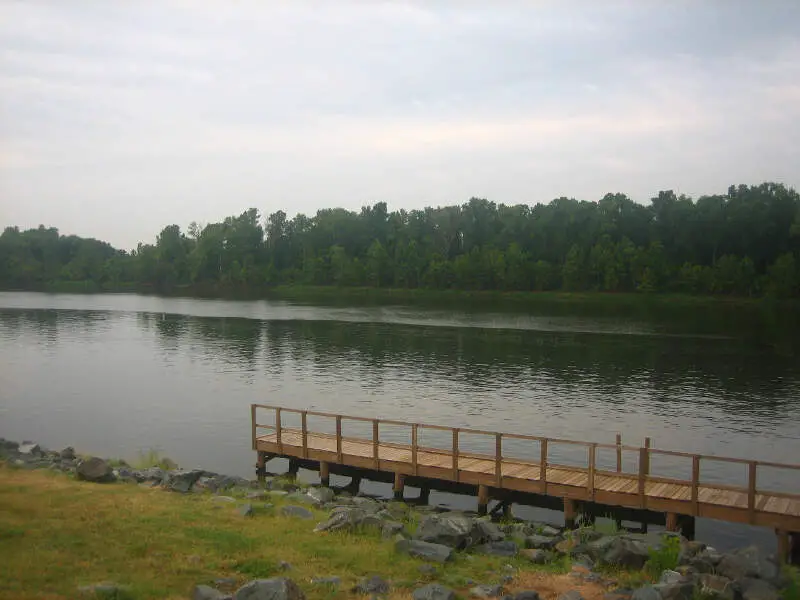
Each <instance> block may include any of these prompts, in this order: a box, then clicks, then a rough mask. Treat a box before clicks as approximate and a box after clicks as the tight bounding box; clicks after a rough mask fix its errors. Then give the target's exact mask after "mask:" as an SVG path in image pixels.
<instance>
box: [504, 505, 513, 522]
mask: <svg viewBox="0 0 800 600" xmlns="http://www.w3.org/2000/svg"><path fill="white" fill-rule="evenodd" d="M503 518H504V519H505V520H506V521H510V520H511V519H513V518H514V513H512V512H511V502H506V503H505V504H503Z"/></svg>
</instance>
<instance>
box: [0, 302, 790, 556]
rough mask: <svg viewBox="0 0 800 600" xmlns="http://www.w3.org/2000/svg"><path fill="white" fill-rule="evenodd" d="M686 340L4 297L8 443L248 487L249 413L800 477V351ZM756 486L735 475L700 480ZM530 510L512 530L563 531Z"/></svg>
mask: <svg viewBox="0 0 800 600" xmlns="http://www.w3.org/2000/svg"><path fill="white" fill-rule="evenodd" d="M540 312H541V311H540ZM694 322H696V319H695V320H694V321H692V320H689V319H687V321H686V323H687V325H685V326H684V325H682V323H681V321H680V320H678V321H676V320H674V319H672V320H671V321H670V322H669V323H664V322H661V321H654V320H647V319H642V318H639V317H637V316H626V315H614V316H586V314H581V315H580V316H578V315H577V314H575V315H570V314H564V311H558V314H556V311H550V312H549V313H548V312H547V311H543V312H541V314H531V313H530V312H519V311H517V312H510V311H495V312H491V311H488V310H485V309H481V310H474V309H468V310H467V309H464V310H461V309H455V308H453V309H449V310H443V309H441V308H436V309H431V308H420V307H402V306H350V307H344V306H312V305H303V304H291V303H287V302H275V301H264V300H262V301H241V302H236V301H225V300H200V299H188V298H161V297H156V296H138V295H127V294H120V295H49V294H38V293H21V292H20V293H16V292H6V293H0V436H4V437H6V438H9V439H16V440H21V439H32V440H36V441H39V442H41V443H43V444H45V445H47V446H49V447H53V448H60V447H63V446H66V445H73V446H75V447H76V448H78V449H79V450H81V451H83V452H90V453H95V454H99V455H103V456H120V457H127V458H131V459H135V458H136V457H137V454H138V453H144V452H146V451H148V450H149V449H156V450H158V451H160V452H161V453H162V454H165V455H168V456H170V457H171V458H173V459H175V460H176V461H177V462H178V463H179V464H181V465H182V466H186V467H192V466H203V467H205V468H209V469H214V470H218V471H222V472H226V473H237V474H242V475H246V476H252V465H253V462H254V455H253V452H252V451H251V449H250V437H249V436H250V413H249V405H250V403H251V402H260V403H266V404H277V405H282V406H288V407H293V408H304V409H316V410H321V411H327V412H337V413H343V414H354V415H360V416H370V417H378V416H380V417H384V418H390V419H399V420H410V421H417V422H426V423H432V424H440V425H447V426H456V427H472V428H479V429H485V430H487V429H488V430H497V431H507V432H516V433H526V434H533V435H546V436H550V437H559V438H572V439H578V440H587V441H597V442H613V440H614V435H615V434H616V433H621V434H622V435H623V441H624V442H625V443H627V444H631V445H640V444H641V443H642V441H643V440H644V438H645V437H650V438H652V444H653V446H655V447H658V448H663V449H673V450H681V451H685V452H697V453H704V454H718V455H726V456H735V457H743V458H748V459H762V460H772V461H782V462H798V457H800V410H798V409H800V359H799V358H798V355H797V353H796V352H793V351H787V350H786V348H785V347H784V346H781V345H777V346H772V345H770V344H765V343H764V342H763V339H754V338H753V337H752V336H750V335H749V334H744V333H741V332H740V331H739V330H738V329H735V330H733V331H731V330H727V329H725V330H716V331H715V330H713V328H712V330H711V331H709V328H708V327H705V328H698V327H697V326H695V325H694V324H690V323H694ZM718 329H719V328H718ZM520 444H521V443H520ZM476 449H477V448H476ZM506 451H507V453H509V454H513V453H515V452H517V451H518V452H519V453H520V454H524V453H525V449H524V448H521V447H520V448H517V449H515V448H514V447H513V446H512V447H509V448H508V449H507V450H506ZM562 453H563V454H562V458H563V459H564V460H571V459H574V458H575V457H574V456H570V454H569V449H564V450H563V451H562ZM653 468H654V470H658V469H660V470H661V471H663V472H664V473H666V474H684V475H685V474H686V473H685V466H681V465H678V464H672V463H668V462H663V464H658V461H657V460H656V461H655V462H654V466H653ZM704 469H705V467H704ZM745 476H746V473H745V468H744V467H743V466H741V467H740V466H730V465H725V464H718V465H714V464H711V465H710V466H709V467H708V469H706V470H704V472H703V478H704V479H707V480H723V479H726V480H728V481H730V479H731V477H737V478H738V480H737V482H738V483H740V484H744V482H745V481H746V479H745ZM760 477H761V475H760ZM797 479H798V478H797V477H795V478H791V479H786V478H785V477H783V476H782V475H781V474H779V473H776V474H774V475H770V474H769V473H767V474H766V475H765V478H764V480H763V481H761V480H760V481H759V485H772V484H775V485H780V486H781V487H782V488H783V489H790V490H791V491H795V492H797V491H800V490H798V487H800V482H798V481H797ZM373 488H374V489H375V490H377V491H381V489H379V488H380V486H378V485H375V486H373ZM439 496H440V497H439V499H438V501H440V502H443V503H450V504H454V505H456V506H460V505H465V503H466V504H467V505H469V506H470V507H471V504H469V501H468V500H467V499H464V498H453V497H449V496H447V495H439ZM436 499H437V497H436V496H432V500H436ZM472 503H474V500H472ZM532 510H533V509H520V514H529V513H530V514H534V516H539V517H541V516H542V515H544V518H548V519H550V520H553V521H556V522H557V521H558V520H559V519H560V518H561V516H560V515H559V514H556V513H553V514H550V513H547V511H541V510H539V509H536V510H533V512H532V513H531V511H532ZM526 511H527V512H526ZM539 513H541V514H539ZM697 535H698V538H699V539H704V540H710V541H712V542H713V543H714V544H716V545H717V546H718V547H719V548H720V549H721V550H724V549H727V548H730V547H732V546H737V545H742V544H745V543H748V542H755V543H757V544H759V545H762V546H764V547H768V548H772V547H773V545H774V539H773V535H772V533H771V532H768V531H766V530H763V529H758V528H750V527H746V526H739V525H731V524H725V523H716V522H711V521H708V520H699V521H698V524H697Z"/></svg>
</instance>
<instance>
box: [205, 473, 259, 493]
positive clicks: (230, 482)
mask: <svg viewBox="0 0 800 600" xmlns="http://www.w3.org/2000/svg"><path fill="white" fill-rule="evenodd" d="M247 484H248V481H247V480H246V479H242V478H241V477H231V476H229V475H211V476H206V475H203V476H202V477H200V478H198V479H197V481H196V482H195V483H194V485H193V486H192V491H193V492H211V493H213V494H216V493H217V492H221V491H223V490H229V489H232V488H235V487H237V486H239V487H241V486H244V485H247Z"/></svg>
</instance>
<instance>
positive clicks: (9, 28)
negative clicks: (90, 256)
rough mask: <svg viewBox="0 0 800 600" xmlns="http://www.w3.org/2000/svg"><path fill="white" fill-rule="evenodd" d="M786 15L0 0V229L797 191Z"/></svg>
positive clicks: (799, 63)
mask: <svg viewBox="0 0 800 600" xmlns="http://www.w3.org/2000/svg"><path fill="white" fill-rule="evenodd" d="M798 23H800V2H797V1H796V0H785V1H784V0H762V1H760V2H754V1H750V0H747V1H743V0H703V1H702V2H698V1H694V0H687V1H680V0H673V1H669V2H668V1H667V0H661V1H657V2H656V1H650V0H631V1H628V2H615V1H611V0H604V1H603V2H596V1H593V0H592V1H585V2H584V1H579V0H555V1H552V2H550V1H544V0H542V1H536V0H528V1H522V0H519V1H511V0H507V1H506V0H497V1H492V2H489V1H486V0H485V1H482V2H478V1H472V0H458V1H456V0H452V1H444V0H427V1H424V2H413V1H396V2H382V1H378V0H359V1H346V0H324V1H323V0H318V1H315V2H312V1H303V0H292V1H286V2H281V1H278V0H270V1H267V2H264V1H261V0H258V1H247V0H240V1H237V2H227V1H225V2H224V1H223V0H218V1H213V2H212V1H208V0H157V1H155V0H154V1H147V0H138V1H135V2H134V1H131V2H108V1H107V0H80V1H75V2H65V1H63V0H52V1H47V0H29V1H14V0H0V226H8V225H18V226H20V227H34V226H38V225H39V224H40V223H41V224H45V225H47V226H55V227H58V228H59V229H60V230H61V232H62V233H65V234H73V233H74V234H78V235H84V236H91V237H96V238H99V239H104V240H107V241H109V242H111V243H112V244H113V245H115V246H117V247H120V248H133V247H135V246H136V244H137V242H139V241H146V242H152V241H153V240H154V239H155V236H156V235H157V233H158V232H159V231H160V230H161V229H162V228H163V227H164V226H165V225H168V224H171V223H176V224H178V225H181V226H182V227H184V228H185V227H186V226H187V225H188V224H189V223H190V222H191V221H198V222H200V223H209V222H215V221H220V220H222V219H223V218H225V217H226V216H229V215H233V214H240V213H241V212H243V211H244V210H246V209H247V208H249V207H251V206H252V207H256V208H258V209H259V210H260V211H261V213H262V215H264V216H266V215H268V214H269V213H271V212H274V211H276V210H284V211H286V212H287V214H289V215H290V216H292V215H294V214H296V213H298V212H302V213H306V214H309V215H313V214H314V213H315V212H316V211H317V209H320V208H330V207H334V206H341V207H345V208H348V209H352V210H358V209H360V207H361V206H363V205H366V204H373V203H375V202H379V201H384V202H387V203H388V205H389V208H390V209H398V208H406V209H413V208H422V207H425V206H438V205H448V204H460V203H463V202H466V201H467V200H468V199H469V198H470V197H473V196H477V197H483V198H488V199H490V200H493V201H496V202H498V203H500V202H502V203H505V204H518V203H528V204H535V203H537V202H547V201H549V200H551V199H553V198H555V197H559V196H570V197H575V198H579V199H586V200H598V199H600V198H601V197H602V196H603V195H604V194H606V193H608V192H623V193H626V194H628V195H629V196H630V197H631V198H633V199H634V200H636V201H639V202H647V201H648V200H649V198H651V197H652V196H654V195H655V194H656V193H657V192H658V190H662V189H673V190H675V191H676V192H677V193H685V194H689V195H691V196H693V197H697V196H699V195H702V194H711V193H723V192H724V191H725V190H726V189H727V187H728V186H729V185H731V184H738V183H748V184H757V183H760V182H762V181H779V182H783V183H786V184H787V185H791V186H793V187H797V186H798V184H800V27H798Z"/></svg>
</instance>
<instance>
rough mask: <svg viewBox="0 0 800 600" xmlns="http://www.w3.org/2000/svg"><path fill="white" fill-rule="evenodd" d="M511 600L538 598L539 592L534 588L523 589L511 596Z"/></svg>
mask: <svg viewBox="0 0 800 600" xmlns="http://www.w3.org/2000/svg"><path fill="white" fill-rule="evenodd" d="M512 598H513V600H539V592H537V591H536V590H523V591H521V592H517V593H516V594H514V595H513V596H512Z"/></svg>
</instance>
